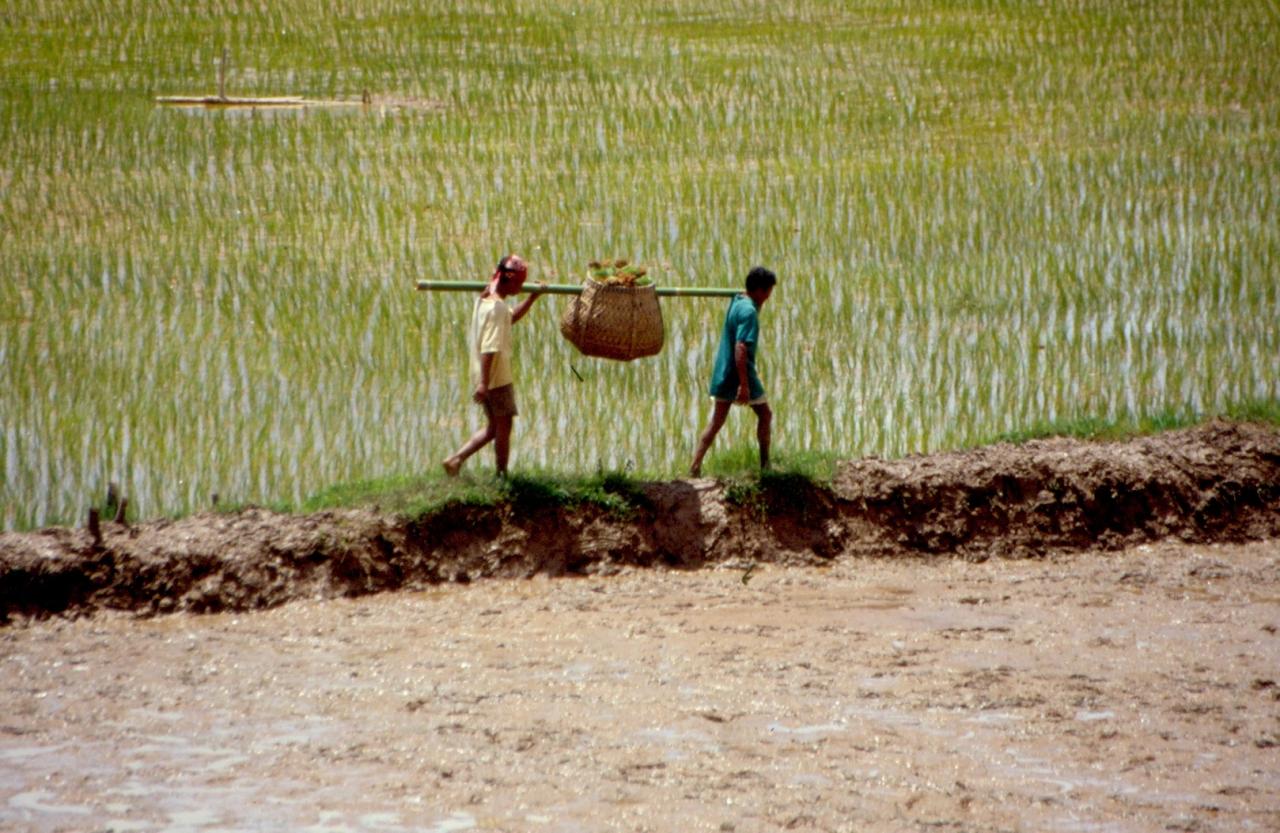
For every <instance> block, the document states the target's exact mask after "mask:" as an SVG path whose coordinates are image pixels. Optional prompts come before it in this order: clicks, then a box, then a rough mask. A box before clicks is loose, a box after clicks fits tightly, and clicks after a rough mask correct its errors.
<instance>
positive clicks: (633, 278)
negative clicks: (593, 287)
mask: <svg viewBox="0 0 1280 833" xmlns="http://www.w3.org/2000/svg"><path fill="white" fill-rule="evenodd" d="M587 269H588V274H589V275H591V277H593V278H595V279H596V280H598V281H600V282H601V283H607V284H609V285H610V286H650V285H652V284H653V279H652V278H647V277H645V273H646V272H647V271H648V270H647V269H645V268H644V267H643V266H641V265H639V264H637V263H630V262H628V261H626V260H623V259H618V260H593V261H591V262H590V263H588V264H587Z"/></svg>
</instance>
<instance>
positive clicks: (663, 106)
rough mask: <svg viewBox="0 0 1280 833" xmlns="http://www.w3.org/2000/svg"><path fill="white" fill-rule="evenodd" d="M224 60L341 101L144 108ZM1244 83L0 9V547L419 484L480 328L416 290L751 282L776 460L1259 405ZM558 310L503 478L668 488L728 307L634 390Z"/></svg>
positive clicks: (1191, 66)
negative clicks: (367, 485) (116, 503)
mask: <svg viewBox="0 0 1280 833" xmlns="http://www.w3.org/2000/svg"><path fill="white" fill-rule="evenodd" d="M224 50H225V54H226V55H227V58H228V61H227V64H226V65H225V68H224V77H225V84H226V91H227V93H228V94H230V95H239V96H250V95H261V96H284V95H299V96H305V97H307V98H308V99H315V100H318V101H328V102H335V101H340V102H344V103H345V104H344V106H313V107H300V108H287V109H238V108H203V107H186V108H183V107H169V106H162V105H159V104H157V102H156V100H155V99H156V97H157V96H165V95H184V94H197V95H211V94H214V93H216V92H217V91H218V74H219V67H220V65H221V62H222V55H223V53H224ZM1277 66H1280V11H1278V10H1277V6H1276V4H1275V3H1274V2H1267V1H1266V0H1242V1H1241V2H1234V1H1233V2H1228V0H1184V1H1182V2H1179V0H1168V2H1139V1H1138V0H1131V1H1130V2H1114V0H1094V1H1093V2H1090V1H1088V0H1074V1H1072V2H1069V1H1068V0H1045V1H1044V2H1035V3H1031V2H1024V0H1008V2H998V1H997V0H991V2H979V1H977V0H975V2H956V1H955V0H950V1H948V0H909V2H908V0H899V2H893V0H879V1H878V2H874V3H872V2H858V0H841V2H823V0H783V2H777V0H728V2H726V1H725V0H714V1H713V0H676V2H654V0H634V1H633V2H629V3H626V4H620V3H613V2H578V1H577V0H574V2H568V0H538V1H537V2H535V1H534V0H511V1H510V2H463V1H462V0H412V2H411V1H410V0H342V2H337V3H333V2H323V3H322V2H318V0H272V1H271V2H261V0H243V2H241V1H240V0H222V1H221V2H177V0H56V2H55V0H22V2H18V0H0V524H2V525H3V528H4V529H23V528H29V527H34V526H40V525H45V524H51V523H67V522H79V521H80V520H82V519H83V517H84V513H85V511H86V510H87V508H88V507H89V506H90V505H91V504H93V503H96V502H100V500H101V498H102V496H103V494H104V493H105V490H106V484H107V483H108V482H109V481H115V482H118V483H119V484H120V486H121V490H122V491H123V493H124V494H126V495H127V496H128V497H129V499H130V502H131V507H132V510H133V511H134V512H135V513H137V514H138V515H139V516H155V515H160V514H181V513H184V512H188V511H193V510H196V509H203V508H208V507H209V506H211V505H212V502H213V499H214V498H213V496H214V495H218V496H219V500H220V501H221V502H223V503H246V502H260V503H280V504H286V505H288V504H293V505H296V504H298V503H300V502H301V501H303V500H304V499H305V497H306V496H307V495H309V494H312V493H314V492H316V491H317V490H320V489H322V488H324V487H326V486H328V485H330V484H333V483H339V482H346V481H353V480H361V479H368V478H382V477H396V476H417V475H422V474H428V473H430V474H433V475H434V473H435V472H437V471H438V461H439V460H440V459H441V458H443V457H444V456H445V455H446V454H448V453H449V452H450V451H452V450H453V449H454V448H455V447H456V446H458V445H459V444H460V443H461V442H462V441H463V439H465V437H466V436H467V435H468V434H469V433H470V432H471V431H472V430H474V429H475V428H476V427H477V426H478V424H479V417H480V415H479V411H478V409H477V408H476V407H475V406H474V405H472V404H470V403H469V402H468V394H469V390H470V383H469V381H468V379H467V362H466V354H465V349H466V346H465V343H464V342H465V336H464V331H465V322H466V321H467V319H468V317H469V313H470V306H471V303H472V300H471V298H470V297H469V296H467V295H459V294H445V293H421V292H417V291H416V290H415V289H414V282H415V281H416V280H418V279H420V278H436V279H482V278H485V277H487V275H488V274H489V272H490V271H491V270H492V268H493V264H494V263H495V262H496V260H497V259H498V257H499V256H500V255H502V254H504V253H506V252H509V251H516V252H520V253H522V254H523V255H525V256H526V257H527V258H528V259H529V260H530V261H531V264H532V273H531V277H532V279H533V280H535V281H536V280H547V281H549V282H556V283H564V282H577V281H580V280H582V279H583V277H584V276H585V273H586V264H587V262H588V261H590V260H592V259H597V258H603V257H628V258H630V259H632V260H634V261H638V262H641V263H644V264H645V265H647V266H648V267H649V270H650V275H651V276H652V277H654V279H655V280H656V282H658V283H659V284H665V285H681V286H689V285H705V286H734V285H738V284H740V282H741V280H742V277H743V276H744V275H745V273H746V272H747V270H748V269H749V268H750V267H751V266H752V265H755V264H757V263H759V264H764V265H767V266H769V267H770V268H772V269H774V270H775V271H776V272H777V273H778V275H779V277H780V281H781V282H780V285H779V287H778V289H777V290H776V292H775V294H774V297H773V299H771V300H770V302H769V303H768V304H767V305H766V306H765V308H764V311H763V314H762V324H763V342H762V345H761V350H760V367H761V373H762V376H763V377H764V380H765V383H766V386H767V388H768V391H769V396H770V399H771V401H772V402H773V404H774V410H775V412H776V417H775V440H774V442H775V448H776V453H777V454H778V455H779V456H783V457H785V456H786V455H801V454H805V453H812V452H821V453H831V454H837V455H840V456H845V457H862V456H866V455H884V456H898V455H903V454H908V453H913V452H927V451H933V450H939V449H945V448H956V447H962V446H967V445H972V444H975V443H979V442H983V441H986V440H989V439H990V438H991V437H993V436H998V435H1000V434H1002V433H1004V432H1009V431H1014V430H1017V429H1019V428H1021V427H1024V426H1027V425H1031V424H1038V423H1055V422H1062V421H1069V420H1072V419H1078V418H1085V417H1102V418H1117V419H1118V418H1126V417H1129V418H1134V417H1143V416H1150V415H1156V414H1168V413H1177V414H1212V413H1215V412H1219V411H1221V410H1223V409H1226V408H1228V407H1231V406H1233V405H1234V404H1237V403H1242V402H1252V401H1274V400H1276V399H1277V398H1280V84H1277V82H1276V67H1277ZM362 98H367V99H368V100H369V101H370V103H369V104H367V105H362V104H351V103H350V102H359V101H360V100H361V99H362ZM566 303H567V301H566V299H565V298H563V297H556V296H552V297H548V298H544V299H542V300H541V301H540V302H539V304H538V305H537V306H535V307H534V309H533V311H532V312H531V313H530V316H529V317H528V318H526V319H525V320H524V321H522V322H521V323H520V324H519V325H518V326H517V327H516V343H517V348H516V349H517V354H516V373H517V378H518V381H519V383H520V384H519V399H520V407H521V411H522V416H521V417H520V418H519V420H518V421H517V433H516V437H515V444H514V446H515V453H514V458H513V465H514V467H515V469H516V470H520V469H526V470H535V469H537V470H553V471H583V472H586V471H592V472H593V471H597V470H609V471H615V470H616V471H631V472H636V473H642V474H646V475H652V476H657V477H667V476H673V475H676V474H678V473H680V472H682V471H683V470H684V468H685V467H686V465H687V462H688V457H689V454H690V453H691V450H692V446H693V443H694V440H695V437H696V433H697V431H698V430H699V428H700V427H701V425H702V424H703V423H704V422H705V420H706V418H707V415H708V412H709V406H708V402H707V399H706V396H705V386H706V382H707V379H706V377H707V375H708V373H709V370H710V365H711V361H712V357H713V354H714V350H715V347H716V339H717V338H718V335H719V327H720V323H721V317H722V314H723V309H724V305H725V302H724V300H723V299H668V300H665V301H664V302H663V312H664V317H665V320H666V339H667V341H666V347H665V349H664V351H663V352H662V353H661V354H660V355H659V356H657V357H654V358H650V359H643V360H640V361H636V362H632V363H613V362H607V361H604V360H597V359H588V358H584V357H582V356H581V355H579V354H577V353H576V351H575V350H574V348H573V347H572V346H571V345H569V344H568V343H567V342H565V341H564V340H562V338H561V337H560V334H559V328H558V318H559V315H560V312H561V310H562V309H563V306H564V305H565V304H566ZM753 442H754V420H752V419H751V418H750V415H749V414H745V413H736V414H735V415H734V417H733V418H732V419H731V420H730V423H729V426H728V427H727V428H726V431H725V434H723V435H722V436H721V438H720V441H719V443H720V444H719V447H718V449H717V450H714V451H713V454H712V458H711V459H710V460H709V463H708V470H709V471H711V472H712V473H714V471H715V463H716V459H717V457H716V455H717V454H719V455H721V459H724V458H725V457H726V456H732V455H733V454H735V453H737V452H738V451H742V450H744V449H746V450H749V449H750V448H751V447H752V444H753ZM491 459H492V458H491V456H490V455H489V454H488V453H486V454H484V456H482V457H477V458H476V459H475V460H474V461H473V462H472V463H471V464H469V470H470V471H472V472H473V473H475V472H480V471H484V470H485V469H488V468H490V467H491V465H492V463H491Z"/></svg>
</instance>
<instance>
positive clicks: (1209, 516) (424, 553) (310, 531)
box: [0, 421, 1280, 622]
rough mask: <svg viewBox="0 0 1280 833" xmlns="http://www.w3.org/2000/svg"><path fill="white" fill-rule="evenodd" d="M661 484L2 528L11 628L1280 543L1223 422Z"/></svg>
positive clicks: (1259, 436) (1257, 461) (1275, 476)
mask: <svg viewBox="0 0 1280 833" xmlns="http://www.w3.org/2000/svg"><path fill="white" fill-rule="evenodd" d="M761 483H762V486H761V488H759V489H758V490H754V491H753V490H751V489H747V490H743V489H738V491H737V492H734V491H733V489H732V487H726V486H725V485H724V484H721V483H718V482H717V481H714V480H706V479H702V480H686V481H674V482H668V483H651V484H648V485H644V486H642V487H640V488H639V489H638V490H637V491H636V492H635V493H632V494H628V495H626V499H627V500H628V501H630V503H631V505H632V510H631V511H629V512H626V513H618V512H611V511H609V510H608V509H605V508H601V507H599V506H594V505H581V506H576V507H572V508H566V507H563V506H558V505H547V504H546V503H545V502H542V503H540V502H539V501H537V500H524V501H519V500H517V502H516V503H515V504H514V505H504V506H499V507H496V508H492V507H490V508H480V507H469V506H460V505H459V506H450V507H446V508H445V509H442V510H440V511H438V512H436V513H434V514H432V515H430V516H427V517H424V518H420V519H416V520H405V519H401V518H396V517H391V516H387V515H382V514H378V513H375V512H370V511H334V512H323V513H319V514H314V515H307V516H292V515H280V514H275V513H272V512H268V511H265V510H261V509H249V510H245V511H241V512H238V513H234V514H215V513H210V514H202V515H196V516H193V517H189V518H185V519H183V520H179V521H156V522H150V523H144V524H137V525H133V526H127V527H126V526H124V525H121V524H115V523H110V522H106V523H103V524H102V525H101V536H100V538H99V539H98V540H95V539H94V537H93V536H92V535H91V534H90V532H89V531H88V530H87V529H66V528H54V529H47V530H43V531H39V532H31V533H6V534H0V622H4V621H7V620H8V619H9V618H10V617H13V616H15V615H17V616H30V615H35V616H40V615H46V614H50V613H67V612H69V613H82V612H91V611H94V610H98V609H103V608H113V609H119V610H131V611H138V612H141V613H144V614H152V613H168V612H175V611H194V612H215V611H229V610H230V611H236V610H252V609H259V608H266V607H272V606H275V605H278V604H281V603H283V602H287V601H290V600H294V599H311V598H333V597H343V596H360V595H365V594H368V593H374V592H379V591H388V590H401V589H410V590H411V589H422V588H425V587H429V586H433V585H437V584H440V583H443V582H467V581H470V580H472V579H475V578H482V577H506V578H516V577H524V578H527V577H529V576H533V575H537V574H546V575H553V576H554V575H582V574H602V575H608V574H610V573H613V572H617V571H618V570H620V569H623V568H627V567H650V566H660V567H661V566H666V567H680V568H698V567H704V566H708V565H715V564H723V563H725V562H734V563H739V562H740V563H751V562H759V563H774V564H779V565H804V564H808V565H815V564H823V563H826V562H828V561H830V560H831V559H834V558H838V557H849V556H882V557H890V556H904V555H953V556H960V557H964V558H967V559H976V560H982V559H986V558H990V557H1028V556H1042V555H1044V554H1045V553H1049V552H1067V551H1081V550H1092V549H1103V550H1114V549H1119V548H1122V547H1127V546H1134V545H1137V544H1141V543H1145V542H1151V541H1159V540H1165V539H1169V538H1175V539H1178V540H1181V541H1185V542H1194V543H1222V542H1240V541H1250V540H1263V539H1270V538H1277V537H1280V430H1277V429H1275V428H1271V427H1264V426H1260V425H1254V424H1248V423H1230V422H1221V421H1219V422H1212V423H1209V424H1207V425H1204V426H1200V427H1198V428H1194V429H1189V430H1183V431H1173V432H1168V433H1165V434H1161V435H1157V436H1154V437H1147V438H1142V439H1137V440H1132V441H1128V442H1123V443H1088V442H1081V441H1076V440H1067V439H1054V440H1044V441H1036V442H1030V443H1026V444H1022V445H1008V444H1002V445H994V446H990V447H986V448H982V449H977V450H973V451H966V452H957V453H946V454H935V455H929V456H915V457H909V458H906V459H902V460H895V461H882V460H876V459H868V460H859V461H855V462H850V463H846V464H843V465H842V466H841V467H840V469H839V473H838V475H837V477H836V478H835V482H834V484H833V485H832V486H831V487H830V488H820V487H815V486H814V485H812V484H811V483H809V482H808V481H805V480H803V479H801V478H794V477H786V476H774V477H771V478H767V479H764V480H762V481H761Z"/></svg>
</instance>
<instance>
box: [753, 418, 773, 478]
mask: <svg viewBox="0 0 1280 833" xmlns="http://www.w3.org/2000/svg"><path fill="white" fill-rule="evenodd" d="M751 410H753V411H755V412H756V442H758V443H759V444H760V468H761V469H767V468H769V444H770V442H771V441H772V439H773V410H772V409H771V408H770V407H769V403H768V402H761V403H760V404H759V405H752V406H751Z"/></svg>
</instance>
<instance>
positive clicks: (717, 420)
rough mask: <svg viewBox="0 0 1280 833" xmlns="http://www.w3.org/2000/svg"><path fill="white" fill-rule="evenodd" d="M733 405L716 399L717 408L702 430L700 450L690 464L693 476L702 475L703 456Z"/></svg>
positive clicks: (690, 471)
mask: <svg viewBox="0 0 1280 833" xmlns="http://www.w3.org/2000/svg"><path fill="white" fill-rule="evenodd" d="M732 405H733V403H732V402H722V401H720V400H719V399H717V400H716V404H715V408H714V409H713V410H712V411H711V422H709V423H708V424H707V428H706V430H705V431H703V432H702V436H701V437H700V438H699V439H698V450H697V451H695V452H694V453H693V463H692V464H691V465H690V466H689V475H690V476H691V477H700V476H701V475H702V458H703V457H706V456H707V451H708V450H709V449H710V448H711V444H712V443H713V442H715V440H716V435H717V434H719V433H720V429H721V428H723V427H724V421H725V420H726V419H727V418H728V417H729V408H730V407H731V406H732Z"/></svg>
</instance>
